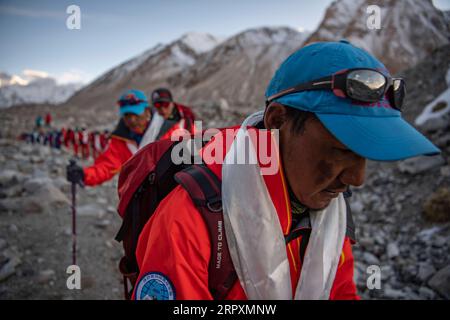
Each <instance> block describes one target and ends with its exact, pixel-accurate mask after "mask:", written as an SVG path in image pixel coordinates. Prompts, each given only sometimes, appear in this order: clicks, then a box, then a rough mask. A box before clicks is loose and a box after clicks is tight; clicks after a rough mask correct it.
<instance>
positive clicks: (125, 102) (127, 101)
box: [117, 97, 146, 107]
mask: <svg viewBox="0 0 450 320" xmlns="http://www.w3.org/2000/svg"><path fill="white" fill-rule="evenodd" d="M142 102H146V101H145V100H140V99H137V98H136V97H131V98H127V99H121V100H119V101H117V104H118V105H119V107H123V106H134V105H137V104H140V103H142Z"/></svg>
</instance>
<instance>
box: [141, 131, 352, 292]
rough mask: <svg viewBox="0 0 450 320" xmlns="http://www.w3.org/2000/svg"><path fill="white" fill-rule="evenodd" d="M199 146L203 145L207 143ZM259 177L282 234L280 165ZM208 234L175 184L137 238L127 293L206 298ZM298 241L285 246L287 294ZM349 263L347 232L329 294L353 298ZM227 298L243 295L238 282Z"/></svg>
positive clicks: (285, 200) (285, 208) (286, 204)
mask: <svg viewBox="0 0 450 320" xmlns="http://www.w3.org/2000/svg"><path fill="white" fill-rule="evenodd" d="M258 131H259V130H258ZM259 132H261V131H259ZM258 134H260V133H258ZM213 143H215V142H214V140H213V141H212V142H211V143H210V146H213V145H212V144H213ZM229 147H230V144H229V143H227V145H226V146H225V147H224V152H223V155H224V156H225V154H226V152H225V151H226V148H229ZM205 148H208V145H207V146H206V147H205ZM205 148H204V149H205ZM208 167H209V168H210V169H211V170H212V171H213V172H214V173H215V174H216V175H217V177H218V178H219V179H221V177H222V173H221V172H222V165H221V164H217V163H214V164H211V165H208ZM264 180H265V183H266V185H267V188H268V191H269V194H270V196H271V199H272V202H273V204H274V206H275V208H276V210H277V213H278V218H279V221H280V225H281V227H282V230H283V233H284V235H287V234H288V233H289V230H290V228H291V208H290V201H289V195H288V190H287V187H286V178H285V177H284V174H283V172H282V168H280V169H279V170H278V172H277V174H275V175H265V176H264ZM209 239H210V238H209V235H208V229H207V227H206V225H205V222H204V220H203V218H202V217H201V214H200V213H199V212H198V210H197V207H196V206H195V205H194V203H193V202H192V199H191V198H190V196H189V194H188V193H187V192H186V190H185V189H183V188H182V187H181V186H177V187H176V188H175V189H174V190H172V192H171V193H170V194H169V195H168V196H167V197H166V198H165V199H163V201H162V202H161V203H160V205H159V206H158V208H157V209H156V211H155V213H154V215H153V216H152V217H151V219H150V220H149V221H148V222H147V224H146V225H145V227H144V229H143V231H142V233H141V235H140V237H139V242H138V246H137V249H136V257H137V262H138V266H139V269H140V274H139V278H138V281H137V282H136V287H135V291H134V293H133V298H136V297H138V298H141V297H142V292H143V291H142V290H144V289H145V290H148V288H149V286H150V287H152V286H153V287H152V288H153V290H155V289H156V290H157V291H156V292H161V290H162V291H164V292H165V296H163V297H168V298H175V299H202V300H209V299H212V296H211V294H210V292H209V289H208V265H209V260H210V255H211V248H210V240H209ZM300 242H301V237H300V238H297V239H295V240H293V241H291V242H289V243H288V244H287V245H286V252H287V256H288V259H289V265H290V273H291V279H292V282H291V284H292V292H293V295H294V294H295V288H296V286H297V283H298V280H299V277H300V272H301V268H302V263H301V261H300V254H299V251H300V250H299V249H300ZM353 267H354V266H353V254H352V248H351V242H350V239H349V238H348V237H347V238H346V239H345V242H344V246H343V249H342V255H341V259H340V262H339V267H338V270H337V272H336V277H335V280H334V284H333V288H332V290H331V294H330V299H359V297H358V296H357V293H356V286H355V284H354V282H353ZM151 281H153V282H151ZM156 285H157V286H159V287H156ZM161 288H162V289H161ZM154 292H155V291H154ZM139 295H140V296H139ZM227 299H233V300H234V299H239V300H241V299H247V297H246V295H245V292H244V290H243V289H242V287H241V285H240V283H239V281H236V282H235V284H234V286H233V287H232V289H231V291H230V292H229V294H228V295H227Z"/></svg>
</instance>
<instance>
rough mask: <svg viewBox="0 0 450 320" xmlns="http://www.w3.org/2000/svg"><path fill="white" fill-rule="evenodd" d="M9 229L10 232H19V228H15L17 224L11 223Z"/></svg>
mask: <svg viewBox="0 0 450 320" xmlns="http://www.w3.org/2000/svg"><path fill="white" fill-rule="evenodd" d="M9 231H10V232H12V233H17V232H19V228H17V226H16V225H15V224H11V225H10V226H9Z"/></svg>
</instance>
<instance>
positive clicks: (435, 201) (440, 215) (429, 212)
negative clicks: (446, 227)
mask: <svg viewBox="0 0 450 320" xmlns="http://www.w3.org/2000/svg"><path fill="white" fill-rule="evenodd" d="M423 214H424V217H425V219H427V220H428V221H431V222H447V221H450V189H449V188H445V187H443V188H440V189H439V190H437V191H436V192H435V193H433V194H432V195H431V196H430V197H429V198H428V199H427V201H426V202H425V204H424V206H423Z"/></svg>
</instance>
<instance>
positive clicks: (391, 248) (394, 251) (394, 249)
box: [386, 242, 400, 259]
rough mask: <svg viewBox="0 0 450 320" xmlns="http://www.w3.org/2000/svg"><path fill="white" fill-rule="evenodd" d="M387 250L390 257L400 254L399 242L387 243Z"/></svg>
mask: <svg viewBox="0 0 450 320" xmlns="http://www.w3.org/2000/svg"><path fill="white" fill-rule="evenodd" d="M386 251H387V256H388V258H389V259H393V258H396V257H398V256H399V255H400V249H399V248H398V246H397V244H396V243H394V242H392V243H389V244H388V245H387V249H386Z"/></svg>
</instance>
